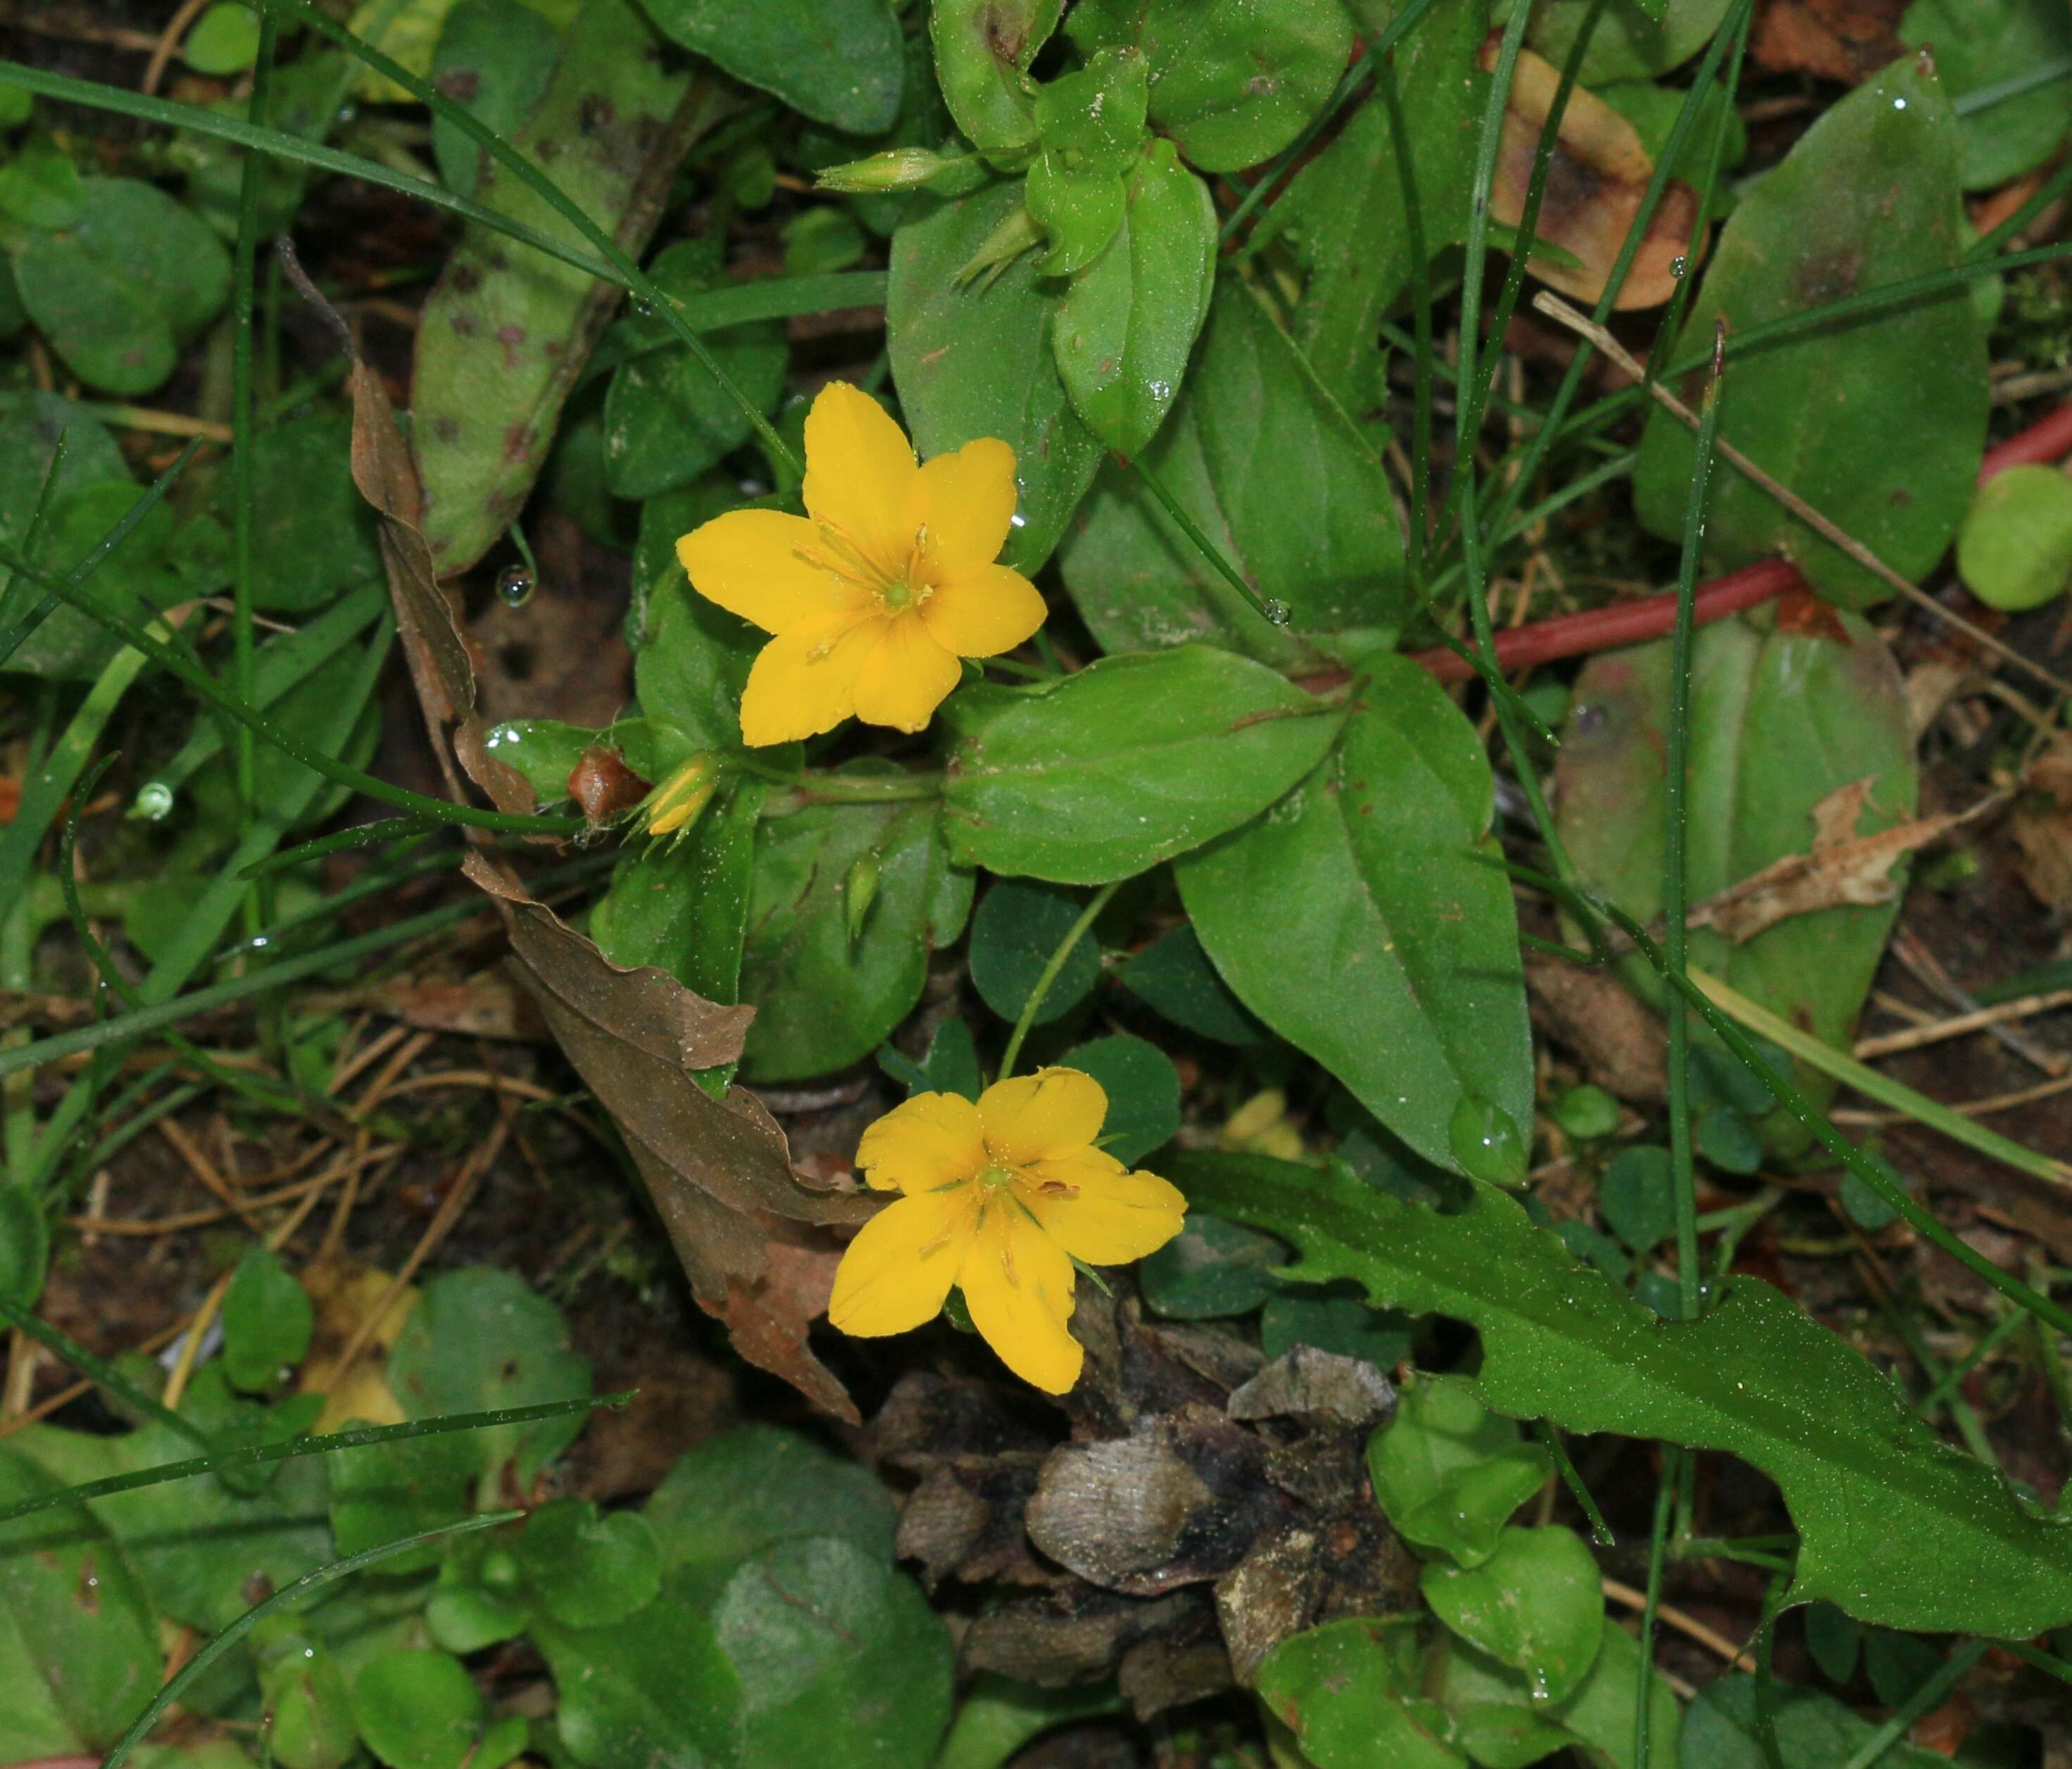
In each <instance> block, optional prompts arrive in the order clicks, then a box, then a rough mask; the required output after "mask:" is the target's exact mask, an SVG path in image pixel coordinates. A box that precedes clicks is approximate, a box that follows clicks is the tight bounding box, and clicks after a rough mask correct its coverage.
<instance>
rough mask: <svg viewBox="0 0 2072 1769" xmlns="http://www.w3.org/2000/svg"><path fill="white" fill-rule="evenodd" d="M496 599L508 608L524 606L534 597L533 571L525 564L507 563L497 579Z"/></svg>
mask: <svg viewBox="0 0 2072 1769" xmlns="http://www.w3.org/2000/svg"><path fill="white" fill-rule="evenodd" d="M496 599H497V600H498V601H500V602H502V603H503V604H504V606H505V607H506V608H523V607H524V605H526V603H528V602H529V601H532V573H531V572H530V571H529V570H528V569H527V568H525V567H524V566H523V565H506V566H505V567H504V569H503V571H502V572H501V573H499V575H498V577H497V579H496Z"/></svg>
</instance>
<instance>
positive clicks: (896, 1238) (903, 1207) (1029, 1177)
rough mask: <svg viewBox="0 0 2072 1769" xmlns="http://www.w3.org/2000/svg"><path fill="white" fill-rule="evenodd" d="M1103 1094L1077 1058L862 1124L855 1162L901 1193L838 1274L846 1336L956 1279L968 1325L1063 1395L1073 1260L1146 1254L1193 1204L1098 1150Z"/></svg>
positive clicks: (887, 1323)
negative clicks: (1075, 1064) (973, 1098)
mask: <svg viewBox="0 0 2072 1769" xmlns="http://www.w3.org/2000/svg"><path fill="white" fill-rule="evenodd" d="M1107 1116H1108V1095H1107V1094H1105V1093H1104V1092H1103V1091H1102V1090H1101V1087H1100V1083H1099V1082H1096V1081H1095V1080H1094V1078H1093V1077H1091V1075H1085V1074H1082V1073H1080V1072H1079V1070H1078V1069H1039V1070H1038V1072H1037V1073H1035V1074H1033V1075H1021V1076H1017V1077H1015V1078H1013V1080H1011V1081H1003V1082H995V1083H994V1084H993V1086H990V1087H989V1088H987V1089H986V1090H985V1092H984V1093H983V1094H980V1096H979V1098H978V1103H977V1104H976V1105H973V1104H972V1102H970V1101H969V1100H968V1099H965V1098H962V1097H961V1096H960V1095H958V1094H915V1096H914V1097H913V1098H911V1099H910V1100H908V1101H907V1102H906V1104H905V1105H903V1106H899V1107H898V1108H896V1109H895V1110H893V1111H891V1112H889V1113H887V1114H886V1115H885V1116H884V1117H883V1118H880V1119H878V1122H877V1123H875V1124H874V1125H872V1126H871V1127H870V1129H869V1130H867V1131H865V1132H864V1133H863V1140H862V1142H861V1144H860V1145H859V1146H858V1147H857V1156H856V1158H857V1165H858V1166H860V1167H861V1168H862V1169H863V1173H864V1177H865V1180H868V1181H869V1182H870V1184H871V1185H872V1186H874V1187H875V1188H877V1189H878V1190H879V1191H890V1190H893V1189H894V1188H896V1189H898V1191H900V1192H904V1193H905V1194H906V1195H905V1196H903V1197H902V1198H900V1199H899V1200H898V1201H896V1202H895V1203H893V1204H890V1205H887V1206H886V1208H885V1209H882V1210H881V1211H880V1212H879V1213H878V1214H877V1215H876V1216H874V1217H872V1218H871V1220H870V1221H869V1222H867V1223H865V1225H864V1226H863V1228H862V1229H861V1231H860V1232H859V1233H857V1237H856V1238H855V1240H853V1241H852V1242H850V1243H849V1250H848V1251H847V1252H846V1253H845V1254H843V1255H842V1262H841V1269H840V1270H837V1272H836V1274H835V1288H834V1296H833V1300H832V1301H831V1302H830V1303H829V1304H828V1320H831V1321H832V1322H833V1324H835V1325H836V1326H837V1327H839V1328H841V1330H842V1331H843V1332H845V1333H857V1334H878V1333H902V1332H906V1330H907V1329H908V1328H914V1327H919V1325H921V1324H922V1323H923V1322H924V1321H927V1320H932V1319H933V1318H934V1317H935V1315H936V1314H938V1313H939V1311H941V1309H942V1306H943V1302H944V1301H945V1300H946V1299H948V1295H949V1293H950V1287H951V1285H952V1284H955V1285H956V1287H958V1288H959V1289H960V1290H961V1291H963V1292H964V1306H965V1307H966V1308H967V1309H968V1310H969V1311H970V1313H971V1319H972V1325H973V1326H974V1327H976V1328H977V1329H978V1330H979V1332H980V1333H982V1334H984V1335H985V1339H986V1342H987V1343H988V1344H990V1345H991V1346H992V1347H993V1349H994V1350H995V1351H996V1352H999V1353H1000V1356H1001V1361H1003V1362H1004V1363H1005V1365H1007V1367H1008V1368H1009V1369H1011V1370H1013V1372H1014V1373H1015V1374H1016V1375H1017V1376H1019V1377H1022V1379H1023V1380H1024V1381H1028V1382H1031V1383H1034V1385H1036V1386H1037V1387H1038V1388H1040V1389H1045V1390H1046V1391H1047V1392H1048V1393H1053V1394H1063V1393H1065V1392H1066V1390H1067V1389H1070V1388H1071V1385H1073V1383H1075V1382H1076V1381H1078V1380H1079V1365H1080V1362H1081V1360H1082V1359H1083V1357H1084V1356H1085V1353H1084V1352H1083V1351H1082V1350H1081V1348H1080V1346H1079V1341H1078V1340H1075V1338H1073V1337H1072V1336H1071V1333H1069V1332H1067V1331H1066V1328H1065V1322H1066V1320H1067V1319H1068V1318H1069V1317H1070V1316H1071V1312H1072V1287H1073V1281H1074V1276H1075V1274H1074V1271H1073V1267H1072V1261H1073V1260H1074V1259H1075V1258H1077V1259H1083V1260H1084V1261H1085V1262H1087V1264H1088V1265H1093V1266H1112V1265H1120V1264H1121V1263H1123V1262H1124V1261H1127V1260H1131V1259H1141V1258H1143V1257H1144V1256H1145V1254H1148V1253H1151V1252H1153V1251H1155V1250H1157V1249H1158V1248H1160V1247H1162V1246H1165V1243H1166V1242H1168V1241H1170V1240H1171V1239H1172V1238H1173V1237H1174V1235H1176V1234H1178V1233H1179V1232H1180V1224H1181V1219H1182V1216H1183V1215H1184V1214H1185V1213H1186V1208H1187V1204H1186V1199H1185V1198H1183V1197H1182V1196H1181V1195H1180V1193H1179V1192H1178V1191H1177V1190H1175V1189H1174V1188H1173V1187H1172V1186H1170V1185H1169V1184H1166V1182H1165V1180H1161V1179H1160V1178H1159V1177H1158V1176H1157V1175H1156V1174H1153V1173H1133V1172H1129V1171H1128V1169H1126V1168H1124V1166H1123V1164H1122V1163H1121V1162H1120V1161H1118V1160H1117V1159H1116V1158H1115V1157H1114V1156H1113V1155H1108V1154H1105V1153H1104V1152H1103V1151H1101V1150H1100V1149H1099V1148H1097V1147H1095V1146H1094V1139H1096V1137H1098V1136H1099V1135H1100V1128H1101V1123H1102V1120H1103V1119H1104V1118H1106V1117H1107Z"/></svg>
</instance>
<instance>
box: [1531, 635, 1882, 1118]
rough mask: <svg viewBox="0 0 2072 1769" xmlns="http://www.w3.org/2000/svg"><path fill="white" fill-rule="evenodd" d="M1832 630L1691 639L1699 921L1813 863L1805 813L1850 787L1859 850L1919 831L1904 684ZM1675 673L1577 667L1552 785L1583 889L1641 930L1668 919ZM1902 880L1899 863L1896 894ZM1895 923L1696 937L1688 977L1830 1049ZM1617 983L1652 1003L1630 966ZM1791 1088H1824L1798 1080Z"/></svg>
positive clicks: (1864, 640) (1647, 653)
mask: <svg viewBox="0 0 2072 1769" xmlns="http://www.w3.org/2000/svg"><path fill="white" fill-rule="evenodd" d="M1836 618H1837V619H1838V620H1839V622H1840V626H1839V627H1837V626H1835V625H1834V624H1833V623H1832V622H1827V621H1826V620H1824V619H1823V620H1822V621H1820V622H1814V623H1811V629H1810V630H1805V629H1804V628H1803V625H1802V623H1799V622H1791V623H1788V626H1787V625H1786V624H1784V623H1778V624H1774V625H1772V626H1770V629H1769V630H1767V631H1766V630H1763V629H1762V627H1760V626H1757V624H1756V623H1755V622H1753V621H1752V620H1750V619H1748V618H1742V619H1739V620H1733V621H1722V622H1719V623H1718V624H1717V625H1716V626H1708V627H1707V628H1706V629H1705V630H1704V631H1703V632H1701V633H1700V634H1698V636H1697V643H1696V651H1695V654H1694V658H1693V663H1692V680H1691V734H1692V735H1691V771H1690V799H1689V804H1690V852H1689V860H1688V866H1689V891H1690V900H1691V901H1692V902H1693V903H1700V902H1703V901H1704V900H1705V899H1706V898H1707V897H1712V896H1713V895H1715V894H1716V893H1719V892H1720V891H1723V890H1725V889H1727V887H1728V886H1729V885H1731V884H1738V883H1740V882H1741V880H1744V879H1745V878H1748V877H1749V876H1751V875H1753V874H1754V873H1756V872H1760V871H1761V870H1762V868H1764V867H1766V866H1767V865H1770V864H1771V863H1772V862H1774V861H1775V860H1780V859H1782V858H1783V857H1784V856H1786V855H1791V854H1805V853H1808V852H1811V848H1812V845H1813V839H1814V834H1815V830H1814V823H1813V811H1814V808H1815V807H1816V806H1817V805H1818V804H1819V802H1821V801H1822V800H1823V798H1827V796H1828V795H1829V794H1833V793H1835V792H1836V791H1838V790H1840V789H1842V788H1844V787H1846V786H1852V785H1854V784H1855V783H1856V782H1859V781H1868V782H1870V788H1869V793H1868V798H1867V799H1866V802H1865V804H1864V810H1863V811H1862V813H1861V815H1860V816H1859V817H1858V819H1856V823H1855V825H1854V827H1853V828H1852V830H1851V831H1849V833H1851V834H1852V835H1869V834H1872V833H1873V832H1875V831H1878V830H1881V829H1885V828H1889V827H1890V826H1891V825H1893V823H1898V822H1900V821H1901V820H1902V819H1905V818H1908V817H1910V816H1912V815H1914V803H1915V795H1916V793H1917V790H1918V786H1917V774H1916V770H1915V764H1914V728H1913V724H1912V720H1911V718H1910V714H1909V712H1908V710H1907V704H1906V696H1905V688H1904V687H1903V685H1902V683H1901V680H1900V675H1899V671H1898V668H1897V665H1896V664H1895V663H1893V659H1892V656H1891V654H1890V653H1889V651H1887V650H1886V648H1885V644H1884V642H1883V641H1882V640H1881V639H1880V638H1878V636H1877V634H1876V633H1874V632H1873V630H1871V629H1870V627H1869V626H1867V625H1866V624H1864V622H1861V621H1860V620H1858V619H1857V618H1856V617H1855V616H1853V615H1843V616H1838V617H1836ZM1831 635H1839V636H1831ZM1669 664H1670V646H1669V642H1668V641H1667V640H1666V639H1665V640H1662V641H1660V642H1657V643H1654V644H1650V645H1642V646H1632V647H1630V649H1628V650H1626V651H1615V652H1611V653H1609V654H1607V655H1604V656H1601V657H1598V658H1594V659H1592V660H1591V661H1590V662H1589V663H1588V664H1587V665H1585V667H1584V670H1583V673H1582V674H1581V676H1579V677H1578V678H1577V683H1576V693H1575V699H1574V700H1573V703H1572V708H1571V711H1570V713H1569V717H1568V728H1567V730H1566V732H1565V733H1564V737H1563V741H1562V745H1561V749H1560V759H1559V761H1558V763H1557V765H1556V787H1557V795H1556V803H1557V806H1558V817H1559V822H1560V830H1561V835H1562V839H1564V841H1566V842H1567V843H1568V852H1569V853H1570V855H1571V856H1572V857H1573V859H1574V860H1575V863H1576V866H1577V870H1578V872H1580V873H1581V876H1582V880H1583V882H1584V883H1585V884H1588V885H1589V886H1590V887H1591V888H1592V889H1595V890H1598V891H1601V892H1602V893H1605V895H1606V896H1607V897H1610V898H1611V899H1612V901H1614V902H1616V903H1618V905H1620V907H1622V909H1626V911H1627V912H1628V913H1630V914H1633V915H1635V916H1637V917H1639V918H1640V919H1641V920H1642V921H1643V922H1652V921H1655V918H1656V917H1659V915H1660V914H1661V913H1662V896H1661V889H1662V884H1661V881H1662V840H1663V809H1662V802H1663V780H1664V772H1663V761H1662V757H1663V749H1661V747H1660V745H1661V744H1662V742H1663V741H1664V738H1665V735H1666V733H1667V729H1668V696H1669ZM1904 878H1905V861H1904V860H1901V862H1900V863H1899V864H1898V865H1897V866H1896V867H1895V868H1893V880H1894V882H1895V884H1897V883H1900V882H1901V881H1903V880H1904ZM1895 913H1897V898H1896V895H1895V901H1893V903H1890V904H1877V903H1873V904H1868V905H1860V906H1859V905H1850V906H1847V907H1840V908H1836V909H1819V910H1816V911H1815V912H1813V913H1810V914H1805V915H1798V916H1794V917H1790V919H1788V920H1786V921H1781V922H1778V924H1777V925H1776V926H1773V927H1771V928H1769V929H1767V930H1764V931H1763V932H1762V933H1760V934H1757V935H1756V936H1755V937H1754V938H1753V939H1750V940H1748V941H1745V942H1743V943H1741V944H1740V945H1738V946H1735V945H1730V944H1729V942H1727V941H1726V939H1725V938H1724V937H1723V936H1721V935H1720V934H1717V933H1716V932H1713V931H1712V930H1707V929H1694V930H1692V934H1691V962H1692V964H1693V965H1695V966H1697V967H1700V968H1702V969H1704V970H1705V971H1709V972H1711V973H1712V975H1715V976H1718V977H1720V978H1721V979H1724V980H1725V982H1726V983H1728V984H1729V985H1730V986H1731V987H1733V988H1735V989H1737V990H1739V991H1741V993H1742V994H1744V995H1747V996H1749V998H1750V999H1753V1000H1756V1001H1758V1002H1760V1003H1762V1005H1764V1006H1765V1007H1766V1008H1770V1010H1771V1011H1772V1012H1776V1013H1779V1014H1782V1015H1783V1016H1785V1017H1786V1018H1787V1019H1789V1020H1790V1021H1791V1022H1792V1023H1793V1024H1794V1025H1799V1026H1803V1027H1805V1028H1807V1030H1809V1031H1811V1032H1814V1033H1815V1035H1816V1036H1819V1037H1822V1038H1824V1039H1826V1040H1828V1041H1829V1042H1830V1043H1832V1044H1836V1045H1840V1044H1844V1042H1845V1040H1846V1039H1847V1037H1848V1032H1849V1029H1850V1028H1851V1027H1852V1025H1853V1024H1854V1023H1855V1020H1856V1012H1857V1010H1858V1009H1859V1008H1860V1007H1861V1005H1862V1004H1863V1001H1864V996H1865V995H1867V994H1868V991H1869V989H1870V985H1871V978H1872V976H1873V973H1874V972H1875V971H1876V970H1877V965H1878V962H1879V960H1880V958H1881V956H1882V955H1883V953H1884V950H1885V938H1886V936H1887V934H1889V931H1890V930H1891V926H1892V921H1893V916H1894V914H1895ZM1622 974H1623V975H1625V976H1626V979H1627V980H1628V982H1629V983H1630V986H1632V987H1635V988H1637V989H1638V990H1639V991H1641V992H1642V993H1643V994H1644V995H1646V996H1647V997H1648V999H1656V995H1655V989H1654V987H1653V986H1652V983H1651V981H1650V980H1649V979H1643V978H1642V977H1641V976H1640V975H1639V974H1638V971H1637V970H1636V969H1634V967H1632V965H1631V964H1630V962H1629V963H1628V965H1627V967H1626V969H1625V970H1624V971H1623V972H1622ZM1799 1085H1800V1086H1802V1087H1803V1086H1808V1085H1811V1086H1815V1087H1819V1088H1825V1087H1826V1086H1827V1085H1828V1084H1827V1083H1824V1082H1820V1081H1819V1080H1818V1079H1817V1078H1816V1077H1812V1076H1811V1075H1810V1074H1809V1073H1805V1072H1803V1071H1802V1077H1801V1079H1800V1081H1799ZM1765 1103H1766V1102H1765ZM1756 1109H1757V1110H1758V1111H1760V1110H1762V1109H1763V1105H1762V1104H1758V1105H1757V1108H1756Z"/></svg>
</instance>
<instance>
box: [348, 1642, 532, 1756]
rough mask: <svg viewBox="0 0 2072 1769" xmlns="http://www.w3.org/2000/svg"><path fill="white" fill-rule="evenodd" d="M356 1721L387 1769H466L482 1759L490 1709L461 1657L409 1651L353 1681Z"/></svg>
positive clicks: (390, 1655) (376, 1663) (383, 1659)
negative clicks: (479, 1753) (469, 1764)
mask: <svg viewBox="0 0 2072 1769" xmlns="http://www.w3.org/2000/svg"><path fill="white" fill-rule="evenodd" d="M352 1718H353V1722H354V1723H355V1724H356V1726H358V1727H359V1728H360V1736H361V1737H362V1738H364V1739H365V1740H366V1741H367V1746H368V1749H369V1750H370V1751H372V1752H373V1753H374V1754H375V1755H376V1756H377V1757H379V1758H380V1759H381V1760H382V1761H383V1762H384V1763H387V1764H388V1765H389V1769H461V1765H462V1764H463V1763H473V1762H479V1761H480V1758H479V1755H478V1752H479V1746H481V1745H482V1744H483V1742H484V1740H483V1732H484V1730H485V1727H486V1726H487V1721H488V1718H489V1710H488V1708H487V1705H486V1704H485V1703H484V1702H483V1699H482V1692H481V1691H480V1690H479V1689H476V1688H475V1682H474V1680H473V1679H472V1678H471V1677H469V1676H468V1674H467V1671H466V1670H465V1669H463V1668H462V1665H461V1662H460V1660H458V1659H456V1658H450V1657H449V1656H447V1655H446V1653H444V1652H417V1651H409V1650H406V1651H403V1652H385V1653H384V1654H383V1655H382V1656H380V1657H379V1658H377V1659H375V1660H372V1662H371V1663H369V1664H368V1665H366V1666H365V1667H364V1668H363V1669H362V1670H361V1672H360V1675H359V1676H358V1677H356V1679H354V1681H353V1685H352ZM506 1760H508V1759H506ZM485 1769H487V1766H485Z"/></svg>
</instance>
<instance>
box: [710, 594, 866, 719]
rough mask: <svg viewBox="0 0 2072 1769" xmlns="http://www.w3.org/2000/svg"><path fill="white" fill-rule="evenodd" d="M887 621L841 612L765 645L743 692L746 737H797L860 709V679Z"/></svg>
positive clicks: (742, 715)
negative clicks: (857, 693) (858, 687)
mask: <svg viewBox="0 0 2072 1769" xmlns="http://www.w3.org/2000/svg"><path fill="white" fill-rule="evenodd" d="M884 626H885V622H883V621H882V620H881V619H877V618H873V617H871V616H869V615H856V614H835V615H832V616H828V617H825V618H822V619H820V620H815V621H809V622H807V623H806V625H804V626H794V627H792V628H791V630H789V631H788V632H784V633H780V634H778V636H777V637H776V638H773V639H772V640H771V642H769V643H768V644H767V645H766V646H763V650H762V652H761V654H760V655H759V656H758V657H757V658H756V659H755V665H754V668H752V669H751V670H750V671H749V672H748V686H747V687H746V689H744V690H743V691H742V696H741V741H742V742H743V743H746V744H752V745H761V744H770V743H794V742H796V741H798V740H799V739H800V738H801V737H818V736H819V735H820V733H821V732H823V731H832V730H833V729H834V728H835V727H836V726H837V725H838V724H841V722H842V720H845V719H846V718H847V717H848V716H849V715H850V714H851V713H852V712H854V711H855V710H856V679H857V675H858V673H859V672H861V670H862V668H863V665H864V660H865V659H866V658H868V657H869V656H870V654H871V652H872V651H874V650H875V649H876V647H877V645H878V635H879V634H880V633H881V632H882V631H883V630H884Z"/></svg>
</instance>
